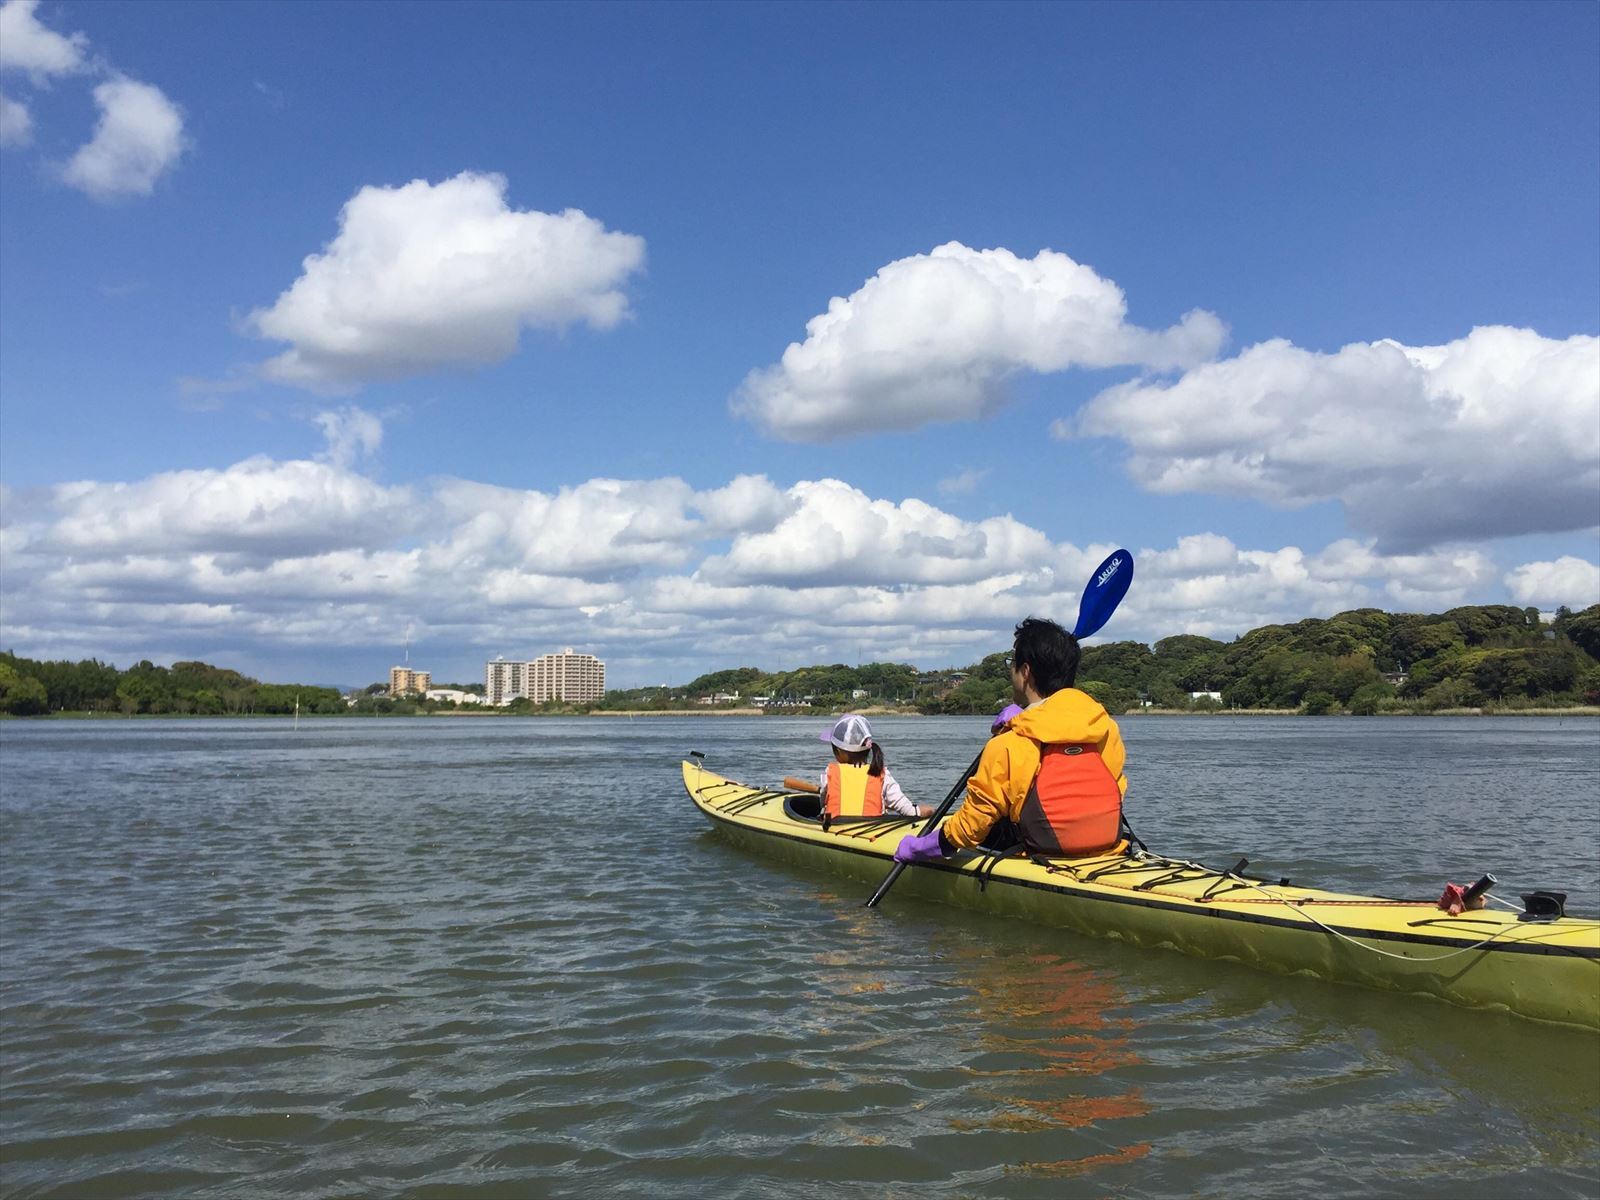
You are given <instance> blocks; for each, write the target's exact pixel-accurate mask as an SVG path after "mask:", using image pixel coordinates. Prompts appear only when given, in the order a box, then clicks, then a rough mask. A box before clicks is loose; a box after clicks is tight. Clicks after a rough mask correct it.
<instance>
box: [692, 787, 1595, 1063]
mask: <svg viewBox="0 0 1600 1200" xmlns="http://www.w3.org/2000/svg"><path fill="white" fill-rule="evenodd" d="M683 784H684V787H685V788H686V789H687V790H688V793H689V798H690V799H691V800H693V801H694V804H695V807H696V808H698V809H699V810H700V811H701V812H702V813H704V814H705V816H706V817H707V818H709V819H710V821H711V823H712V825H713V826H714V827H715V828H716V829H717V830H718V831H719V832H720V833H722V834H723V835H724V836H725V837H726V838H727V839H728V840H729V841H731V842H732V843H733V844H735V845H737V846H739V847H741V848H743V849H747V850H753V851H755V852H757V853H760V854H764V855H766V856H768V857H772V858H776V859H780V860H782V861H785V862H789V863H792V864H795V865H797V866H801V867H806V868H811V869H820V870H824V871H828V872H830V873H832V874H835V875H845V876H848V877H850V878H854V879H861V880H867V881H873V880H876V879H878V878H880V877H881V876H882V875H883V872H884V868H885V867H886V866H887V865H889V864H891V863H892V862H893V858H894V849H895V847H896V846H897V845H898V844H899V842H900V839H901V838H902V837H904V836H905V835H906V834H907V833H909V832H913V831H914V830H915V828H916V826H917V823H918V822H917V818H914V817H884V818H866V819H856V820H849V819H846V820H836V821H834V822H832V823H831V825H830V826H829V827H828V828H824V827H823V824H822V822H821V821H820V820H819V819H818V817H817V798H816V797H815V796H814V795H803V794H800V793H797V792H792V791H786V790H783V789H763V788H752V787H747V786H745V785H744V784H741V783H735V782H733V781H732V780H729V779H725V778H723V777H722V776H720V775H716V774H714V773H713V772H711V771H708V770H706V769H705V768H704V767H702V766H700V765H699V764H698V763H695V762H685V763H684V764H683ZM902 887H903V888H907V889H909V891H910V893H912V894H915V895H920V896H922V897H924V898H926V899H932V900H936V901H940V902H942V903H946V904H954V905H958V906H960V907H963V908H974V909H978V910H981V911H984V912H989V913H993V914H994V915H997V916H1001V917H1011V918H1017V919H1022V920H1029V921H1036V922H1039V923H1042V924H1048V925H1057V926H1061V927H1064V928H1067V929H1072V930H1075V931H1077V932H1079V933H1084V934H1089V935H1093V936H1098V937H1112V938H1120V939H1123V940H1125V941H1129V942H1132V943H1135V944H1137V945H1141V946H1155V947H1163V948H1168V949H1174V950H1179V951H1182V952H1183V953H1185V954H1192V955H1196V956H1199V957H1204V958H1221V959H1230V960H1234V961H1237V962H1242V963H1245V964H1248V965H1250V966H1254V967H1261V968H1264V969H1267V970H1272V971H1278V972H1281V973H1285V974H1310V975H1315V976H1318V977H1320V978H1324V979H1329V980H1336V981H1339V982H1344V983H1355V984H1361V985H1365V986H1368V987H1381V988H1389V989H1393V990H1397V991H1403V992H1414V993H1423V994H1426V995H1432V996H1437V997H1439V998H1440V999H1443V1000H1448V1001H1450V1002H1451V1003H1454V1004H1460V1005H1465V1006H1467V1007H1470V1008H1504V1009H1507V1010H1509V1011H1511V1012H1514V1013H1518V1014H1520V1015H1521V1016H1524V1017H1531V1018H1533V1019H1535V1020H1541V1021H1555V1022H1559V1023H1562V1024H1567V1025H1578V1026H1583V1027H1586V1028H1589V1029H1593V1030H1595V1031H1597V1032H1600V921H1593V920H1588V919H1582V918H1576V917H1561V918H1558V919H1554V920H1540V921H1525V920H1522V919H1520V914H1518V913H1515V912H1510V911H1503V910H1491V909H1477V910H1472V911H1467V912H1462V913H1460V914H1458V915H1455V916H1452V915H1450V914H1448V913H1446V912H1444V911H1441V910H1440V909H1439V908H1438V906H1437V905H1436V904H1435V903H1434V902H1432V901H1417V900H1389V899H1384V898H1381V897H1376V896H1353V895H1346V894H1342V893H1337V892H1326V891H1320V890H1318V889H1315V888H1304V887H1292V886H1288V885H1284V884H1277V883H1270V882H1267V881H1265V880H1260V879H1253V878H1250V877H1247V876H1245V875H1243V874H1242V873H1235V872H1233V871H1216V870H1213V869H1211V868H1208V867H1205V866H1202V865H1201V864H1199V863H1192V862H1186V861H1184V860H1182V859H1172V858H1164V857H1162V856H1160V855H1155V854H1151V853H1148V852H1147V851H1143V850H1126V849H1122V848H1119V849H1117V850H1115V851H1113V852H1110V853H1106V854H1100V855H1095V856H1093V857H1090V858H1080V859H1050V860H1048V861H1047V860H1042V859H1033V858H1029V857H1028V856H1026V855H1017V854H1013V855H1010V856H1001V855H998V854H994V853H991V852H988V851H983V850H979V851H961V852H960V853H958V854H957V855H956V856H955V857H954V858H951V859H947V860H945V861H943V862H937V863H928V864H922V865H920V866H918V867H917V868H916V869H915V870H911V871H908V872H906V876H905V878H904V880H903V881H902Z"/></svg>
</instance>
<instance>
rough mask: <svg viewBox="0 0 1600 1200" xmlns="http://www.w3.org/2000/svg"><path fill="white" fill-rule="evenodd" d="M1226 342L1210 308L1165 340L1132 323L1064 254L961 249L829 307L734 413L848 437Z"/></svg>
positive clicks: (1172, 363)
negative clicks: (1042, 382) (1057, 376)
mask: <svg viewBox="0 0 1600 1200" xmlns="http://www.w3.org/2000/svg"><path fill="white" fill-rule="evenodd" d="M1223 337H1224V329H1223V325H1222V322H1221V321H1220V320H1218V319H1217V318H1216V317H1215V316H1214V315H1212V314H1211V313H1208V312H1203V311H1199V310H1196V311H1194V312H1190V313H1189V314H1188V315H1186V316H1185V317H1184V318H1183V320H1182V322H1181V323H1180V324H1178V325H1175V326H1173V327H1171V328H1170V329H1165V330H1160V331H1154V330H1148V329H1141V328H1139V327H1138V326H1136V325H1130V324H1128V322H1127V301H1126V299H1125V297H1124V296H1123V293H1122V289H1121V288H1119V287H1117V285H1116V284H1115V283H1113V282H1111V281H1110V280H1108V279H1104V278H1102V277H1101V276H1099V275H1098V274H1096V273H1095V271H1094V270H1093V269H1092V268H1090V267H1087V266H1084V265H1083V264H1082V263H1079V262H1075V261H1074V260H1073V259H1071V258H1070V257H1068V256H1067V255H1065V254H1061V253H1058V252H1057V251H1053V250H1041V251H1040V252H1039V253H1038V254H1037V255H1035V256H1034V257H1033V258H1031V259H1029V258H1020V257H1018V256H1017V255H1016V254H1014V253H1012V252H1011V251H1010V250H1006V249H993V250H973V249H970V248H968V247H967V246H963V245H961V244H960V243H959V242H949V243H947V244H945V245H943V246H939V247H938V248H936V249H935V250H933V251H932V252H931V253H928V254H918V255H913V256H911V257H909V258H903V259H899V260H898V261H896V262H892V263H890V264H889V265H888V266H886V267H884V268H883V269H882V270H880V271H879V272H878V273H877V274H876V275H874V276H873V277H872V278H871V279H869V280H867V282H866V283H865V284H863V285H862V287H861V288H860V289H859V290H857V291H856V292H855V293H853V294H852V295H850V296H848V297H835V298H834V299H832V300H831V301H829V303H828V310H827V311H826V312H824V313H821V314H819V315H817V316H815V317H813V318H812V319H811V320H810V321H808V322H807V323H806V340H805V341H804V342H796V343H793V344H791V345H790V346H789V347H788V349H786V350H785V351H784V352H783V357H782V359H781V360H780V361H779V362H778V363H777V364H775V365H773V366H770V367H766V368H764V369H761V370H757V371H753V372H752V373H751V374H750V375H749V376H748V377H747V378H746V379H745V381H744V383H743V385H742V386H741V387H740V389H739V391H738V393H737V394H736V395H735V397H734V400H733V409H734V411H735V412H736V413H739V414H741V415H744V416H747V417H749V418H751V419H752V420H754V421H755V422H757V424H759V425H760V426H761V427H763V428H764V429H765V430H766V431H767V432H769V433H770V434H772V435H774V436H776V437H779V438H784V439H788V440H791V441H802V442H825V441H834V440H838V439H841V438H847V437H852V436H855V435H858V434H863V433H870V432H874V431H879V430H894V429H913V428H916V427H918V426H921V425H927V424H930V423H933V422H938V421H957V420H967V419H972V418H975V417H980V416H983V415H985V414H986V413H989V412H992V411H993V410H994V409H996V408H997V407H999V406H1000V405H1001V404H1003V403H1004V402H1005V399H1006V384H1007V381H1008V380H1009V379H1010V378H1011V377H1012V376H1014V375H1015V374H1016V373H1018V372H1020V371H1033V372H1039V373H1050V372H1056V371H1063V370H1066V369H1067V368H1069V367H1110V366H1123V365H1137V366H1143V367H1147V368H1151V369H1155V370H1165V369H1170V368H1175V367H1186V366H1190V365H1193V364H1194V363H1197V362H1202V361H1204V360H1205V359H1208V358H1210V357H1211V356H1212V355H1214V354H1215V353H1216V352H1217V349H1218V348H1219V347H1220V346H1221V344H1222V341H1223Z"/></svg>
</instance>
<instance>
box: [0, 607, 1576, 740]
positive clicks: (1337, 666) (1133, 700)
mask: <svg viewBox="0 0 1600 1200" xmlns="http://www.w3.org/2000/svg"><path fill="white" fill-rule="evenodd" d="M452 686H455V687H458V688H461V689H462V690H475V691H478V692H481V690H482V689H481V687H478V686H476V685H466V686H465V687H463V685H452ZM1078 686H1079V687H1081V688H1083V690H1084V691H1086V692H1088V693H1090V694H1091V695H1093V696H1094V697H1095V698H1096V699H1097V700H1099V701H1100V702H1101V703H1102V704H1104V705H1105V706H1106V707H1107V709H1109V710H1110V711H1111V712H1113V713H1115V714H1118V715H1121V714H1125V713H1139V712H1145V713H1150V714H1152V715H1160V714H1170V713H1184V714H1191V713H1217V714H1226V713H1255V714H1260V715H1265V714H1268V713H1286V712H1287V713H1300V714H1307V715H1324V714H1326V715H1332V714H1353V715H1358V716H1381V715H1390V714H1393V715H1411V714H1424V713H1463V712H1474V713H1489V714H1513V715H1514V714H1517V713H1526V714H1529V715H1533V714H1543V713H1549V712H1569V711H1572V712H1581V711H1585V710H1588V709H1593V708H1595V707H1596V706H1600V604H1596V605H1592V606H1590V607H1589V608H1586V609H1584V610H1583V611H1581V612H1576V613H1574V612H1571V611H1569V610H1567V609H1565V608H1563V609H1560V610H1558V611H1557V612H1556V614H1555V616H1554V619H1553V620H1551V621H1544V620H1542V619H1541V618H1540V615H1539V613H1538V611H1537V610H1535V609H1531V608H1514V607H1512V606H1510V605H1478V606H1468V607H1463V608H1453V609H1450V610H1449V611H1448V612H1444V613H1438V614H1418V613H1386V612H1383V611H1381V610H1379V609H1373V608H1363V609H1356V610H1354V611H1351V612H1345V613H1340V614H1338V615H1337V616H1333V617H1328V618H1310V619H1307V620H1304V621H1299V622H1297V623H1295V624H1293V625H1266V626H1263V627H1261V628H1259V629H1252V630H1251V631H1250V632H1248V633H1246V634H1243V635H1242V636H1240V637H1238V638H1236V639H1235V640H1234V641H1232V642H1220V641H1216V640H1214V639H1212V638H1206V637H1199V636H1197V635H1194V634H1178V635H1175V636H1173V637H1167V638H1162V639H1160V640H1159V641H1157V642H1156V643H1155V644H1154V645H1153V646H1149V645H1146V644H1144V643H1143V642H1111V643H1108V644H1105V645H1097V646H1089V647H1086V648H1085V649H1084V652H1083V661H1082V664H1081V665H1080V667H1079V671H1078ZM386 690H387V685H385V684H373V685H372V686H370V687H368V688H366V689H364V690H363V691H360V692H357V693H355V694H353V695H351V696H345V695H342V694H341V693H340V692H339V691H338V689H336V688H331V687H318V686H312V685H307V684H292V683H288V684H279V683H261V682H259V681H257V680H254V679H250V678H249V677H247V676H244V675H241V674H239V673H238V672H237V671H232V670H228V669H227V668H224V667H215V666H211V665H209V664H207V663H203V662H178V663H174V664H173V665H172V666H171V667H161V666H157V665H155V664H153V663H151V662H149V661H143V662H140V663H137V664H136V665H134V666H133V667H130V668H128V669H127V670H125V671H119V670H117V669H116V668H115V667H113V666H111V665H109V664H107V663H102V662H99V661H97V660H93V659H87V660H84V661H81V662H76V663H73V662H41V661H36V660H33V659H28V658H22V657H19V656H18V655H16V654H14V653H10V652H6V653H0V714H6V715H11V716H45V715H57V716H64V715H69V714H70V715H100V714H107V715H119V716H270V715H282V716H288V715H290V714H292V713H294V712H295V711H296V710H297V706H298V711H299V712H300V714H301V715H302V716H308V717H313V716H419V715H439V714H460V715H474V716H484V717H496V716H575V715H583V714H589V713H592V714H596V715H616V716H623V715H628V714H634V715H638V714H647V713H648V714H655V713H716V712H726V713H735V712H744V713H748V712H750V711H757V712H761V713H763V714H766V715H772V716H783V715H791V714H792V715H814V714H817V713H837V712H843V711H846V710H851V711H862V710H865V711H868V712H874V711H875V712H884V713H893V712H903V713H923V714H927V715H936V714H968V715H972V714H980V713H992V712H994V711H995V710H996V709H998V708H999V707H1000V705H1001V704H1002V703H1004V702H1005V701H1006V700H1008V699H1009V693H1010V676H1009V673H1008V672H1007V670H1006V666H1005V655H1004V653H1003V652H1002V651H997V652H996V653H993V654H989V655H986V656H985V657H984V658H983V659H981V660H980V661H978V662H977V663H974V664H971V665H969V666H966V667H951V668H946V669H942V670H934V671H922V670H919V669H917V668H916V667H913V666H909V665H907V664H904V663H868V664H865V665H862V666H855V667H851V666H846V665H844V664H842V663H836V664H833V665H830V666H810V667H801V668H798V669H796V670H793V671H780V672H767V671H763V670H760V669H759V668H756V667H737V668H733V669H730V670H723V671H714V672H711V673H709V674H706V675H701V676H700V677H699V678H697V679H694V680H691V681H690V682H689V683H687V684H684V685H683V686H681V687H655V688H632V689H623V690H617V691H610V692H607V693H606V694H605V696H604V697H603V698H602V699H601V700H600V701H598V702H596V703H593V704H572V703H564V702H561V701H554V702H551V703H548V704H542V705H534V704H532V703H531V702H529V701H527V700H518V701H515V702H513V703H512V704H511V705H509V706H507V707H504V708H495V709H483V708H479V707H478V706H476V705H472V704H464V705H460V706H457V705H456V704H454V703H453V702H451V701H448V700H446V701H432V700H426V699H423V698H421V697H415V696H408V697H401V698H398V699H396V698H391V697H389V696H388V695H386V694H384V693H385V692H386Z"/></svg>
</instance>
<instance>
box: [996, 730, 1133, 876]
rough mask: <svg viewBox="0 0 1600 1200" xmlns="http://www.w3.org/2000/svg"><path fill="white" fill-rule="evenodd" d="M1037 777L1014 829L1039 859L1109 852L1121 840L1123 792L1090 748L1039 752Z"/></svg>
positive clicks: (1054, 748)
mask: <svg viewBox="0 0 1600 1200" xmlns="http://www.w3.org/2000/svg"><path fill="white" fill-rule="evenodd" d="M1040 751H1041V755H1040V759H1039V773H1038V774H1037V775H1035V776H1034V777H1033V783H1032V784H1030V785H1029V787H1028V795H1027V798H1026V799H1024V800H1023V802H1022V812H1021V814H1020V815H1019V818H1018V820H1017V825H1018V827H1019V828H1020V830H1021V832H1022V840H1023V841H1024V842H1026V843H1027V845H1028V848H1029V849H1030V850H1032V851H1034V852H1035V853H1037V854H1044V855H1049V856H1062V857H1073V856H1076V855H1083V854H1097V853H1099V852H1100V851H1101V850H1109V849H1110V848H1111V847H1112V846H1115V845H1116V844H1117V842H1118V840H1119V838H1118V833H1119V832H1120V831H1119V829H1118V824H1119V819H1120V817H1121V815H1122V791H1121V789H1119V788H1118V787H1117V781H1116V779H1115V778H1114V777H1113V776H1112V774H1111V772H1110V771H1109V770H1108V769H1107V768H1106V764H1105V763H1104V762H1103V761H1102V760H1101V758H1100V751H1099V749H1098V748H1096V747H1094V746H1080V745H1058V746H1041V747H1040Z"/></svg>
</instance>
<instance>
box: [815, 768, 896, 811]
mask: <svg viewBox="0 0 1600 1200" xmlns="http://www.w3.org/2000/svg"><path fill="white" fill-rule="evenodd" d="M825 801H826V805H825V807H826V808H827V812H828V815H829V816H830V817H881V816H883V776H882V775H869V774H867V768H866V767H865V766H857V765H856V764H855V763H842V762H838V761H837V760H836V761H834V762H831V763H829V764H828V794H827V796H826V797H825Z"/></svg>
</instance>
